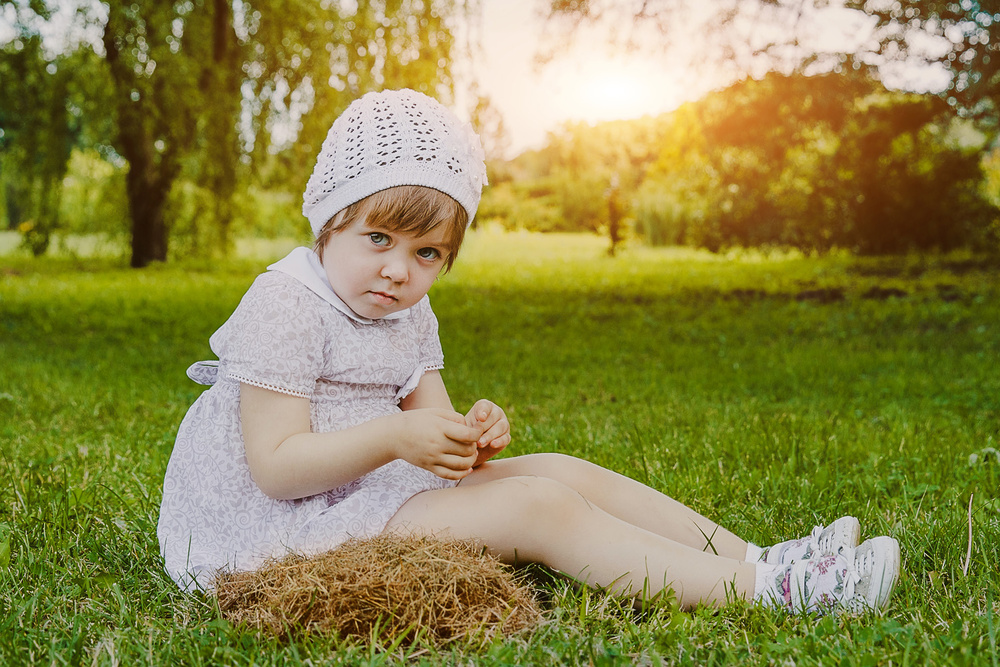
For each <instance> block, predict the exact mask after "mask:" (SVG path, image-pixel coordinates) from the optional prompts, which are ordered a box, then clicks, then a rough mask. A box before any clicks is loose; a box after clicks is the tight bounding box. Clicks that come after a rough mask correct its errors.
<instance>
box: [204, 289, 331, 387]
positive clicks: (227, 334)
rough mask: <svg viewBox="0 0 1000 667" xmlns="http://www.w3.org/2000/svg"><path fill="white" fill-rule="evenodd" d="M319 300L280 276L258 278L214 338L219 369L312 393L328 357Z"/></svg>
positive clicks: (242, 378)
mask: <svg viewBox="0 0 1000 667" xmlns="http://www.w3.org/2000/svg"><path fill="white" fill-rule="evenodd" d="M317 300H318V299H317V297H315V296H314V295H313V294H312V293H311V292H309V291H308V290H307V289H306V288H304V287H303V286H301V285H300V284H299V283H298V282H297V281H295V280H294V279H290V278H287V277H286V276H284V275H282V274H279V273H275V272H272V273H265V274H263V275H261V276H259V277H258V278H257V280H255V281H254V284H253V285H251V286H250V289H249V290H247V293H246V294H245V295H244V296H243V299H242V300H241V301H240V304H239V306H237V307H236V310H235V311H234V312H233V314H232V316H231V317H230V318H229V320H227V321H226V323H225V324H224V325H222V327H221V328H220V329H219V330H218V331H216V332H215V334H214V335H213V336H212V338H211V341H210V344H211V346H212V350H213V351H214V352H215V354H216V355H217V356H218V357H219V362H220V373H221V374H222V375H223V376H224V377H228V378H231V379H234V380H238V381H240V382H245V383H247V384H251V385H254V386H257V387H263V388H265V389H270V390H272V391H277V392H281V393H284V394H291V395H293V396H301V397H303V398H309V397H311V396H312V394H313V391H314V388H315V386H316V379H317V378H318V377H320V374H321V370H322V368H323V359H324V341H325V336H324V335H323V333H324V332H323V322H322V316H321V314H320V311H319V309H318V307H317V303H316V302H317Z"/></svg>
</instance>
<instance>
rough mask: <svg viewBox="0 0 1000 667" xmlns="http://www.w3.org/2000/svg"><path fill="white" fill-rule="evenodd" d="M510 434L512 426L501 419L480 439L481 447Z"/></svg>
mask: <svg viewBox="0 0 1000 667" xmlns="http://www.w3.org/2000/svg"><path fill="white" fill-rule="evenodd" d="M509 433H510V425H509V424H508V423H507V420H506V419H501V420H500V421H498V422H497V423H495V424H493V425H492V426H491V427H490V428H488V429H487V430H486V431H485V432H484V433H483V434H482V435H481V436H480V437H479V445H480V446H482V445H485V444H486V443H488V442H492V441H493V440H496V439H497V438H502V437H503V436H505V435H507V434H509Z"/></svg>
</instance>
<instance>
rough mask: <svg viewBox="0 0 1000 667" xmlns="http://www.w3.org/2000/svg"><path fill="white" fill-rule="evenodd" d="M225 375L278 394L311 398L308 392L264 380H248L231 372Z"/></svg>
mask: <svg viewBox="0 0 1000 667" xmlns="http://www.w3.org/2000/svg"><path fill="white" fill-rule="evenodd" d="M227 377H229V378H230V379H232V380H237V381H238V382H242V383H244V384H249V385H251V386H254V387H260V388H261V389H267V390H269V391H276V392H278V393H279V394H287V395H288V396H296V397H298V398H312V397H311V396H310V395H309V394H304V393H302V392H301V391H292V390H291V389H285V388H284V387H278V386H276V385H273V384H267V383H266V382H257V381H256V380H249V379H247V378H245V377H240V376H239V375H234V374H233V373H228V374H227Z"/></svg>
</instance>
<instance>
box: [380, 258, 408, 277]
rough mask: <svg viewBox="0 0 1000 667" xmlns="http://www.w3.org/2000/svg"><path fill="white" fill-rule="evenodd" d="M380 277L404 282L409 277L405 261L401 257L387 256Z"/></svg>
mask: <svg viewBox="0 0 1000 667" xmlns="http://www.w3.org/2000/svg"><path fill="white" fill-rule="evenodd" d="M382 277H383V278H388V279H389V280H391V281H392V282H394V283H402V282H405V281H406V279H407V278H408V277H409V270H408V269H407V266H406V261H405V260H404V259H403V258H401V257H389V258H388V259H387V260H386V262H385V264H384V265H382Z"/></svg>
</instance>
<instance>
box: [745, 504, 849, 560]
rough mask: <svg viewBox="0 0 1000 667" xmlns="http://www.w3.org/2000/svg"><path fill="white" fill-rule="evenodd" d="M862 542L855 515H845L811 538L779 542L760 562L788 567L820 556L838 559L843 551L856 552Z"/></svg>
mask: <svg viewBox="0 0 1000 667" xmlns="http://www.w3.org/2000/svg"><path fill="white" fill-rule="evenodd" d="M860 539H861V524H860V523H859V522H858V520H857V519H855V518H854V517H853V516H842V517H840V518H839V519H837V520H836V521H834V522H833V523H831V524H830V525H829V526H827V527H826V528H824V527H823V526H816V527H815V528H813V531H812V533H811V534H810V535H809V536H808V537H802V538H799V539H797V540H788V541H787V542H779V543H778V544H775V545H774V546H772V547H767V548H765V549H764V551H763V553H761V555H760V559H759V560H760V561H763V562H765V563H769V564H771V565H787V564H789V563H794V562H796V561H800V560H808V559H810V558H814V557H816V556H834V555H836V554H838V553H840V552H841V551H842V550H843V549H854V548H856V547H857V546H858V541H859V540H860Z"/></svg>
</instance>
